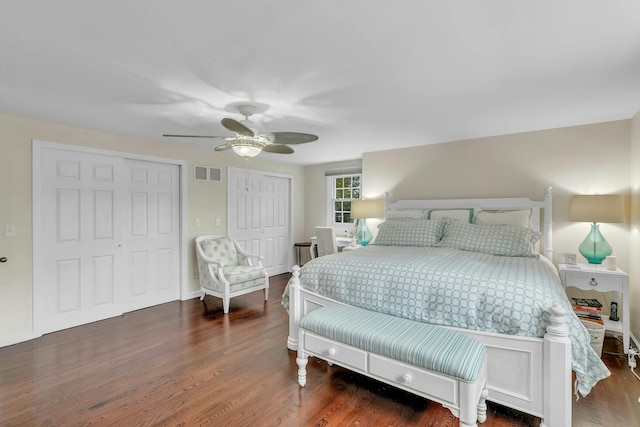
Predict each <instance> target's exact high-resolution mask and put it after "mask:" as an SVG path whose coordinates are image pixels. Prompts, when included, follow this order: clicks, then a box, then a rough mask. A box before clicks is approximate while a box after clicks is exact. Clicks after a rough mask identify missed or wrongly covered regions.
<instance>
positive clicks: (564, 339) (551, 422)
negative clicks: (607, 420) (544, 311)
mask: <svg viewBox="0 0 640 427" xmlns="http://www.w3.org/2000/svg"><path fill="white" fill-rule="evenodd" d="M549 312H550V314H551V324H550V325H549V326H547V333H546V334H545V336H544V355H543V357H544V362H543V363H544V392H543V394H544V402H543V405H544V408H543V415H544V418H543V419H542V422H541V423H540V426H541V427H556V426H557V427H564V426H570V425H571V340H570V339H569V328H568V326H567V324H566V321H565V316H566V314H567V312H566V310H565V309H564V308H562V307H560V306H553V307H551V308H550V309H549Z"/></svg>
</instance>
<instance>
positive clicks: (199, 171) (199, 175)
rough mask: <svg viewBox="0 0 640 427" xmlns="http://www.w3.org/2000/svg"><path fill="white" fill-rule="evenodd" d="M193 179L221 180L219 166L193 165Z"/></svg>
mask: <svg viewBox="0 0 640 427" xmlns="http://www.w3.org/2000/svg"><path fill="white" fill-rule="evenodd" d="M193 179H195V180H196V181H217V182H219V181H221V178H220V169H219V168H208V167H206V166H195V167H194V168H193Z"/></svg>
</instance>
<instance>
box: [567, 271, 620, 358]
mask: <svg viewBox="0 0 640 427" xmlns="http://www.w3.org/2000/svg"><path fill="white" fill-rule="evenodd" d="M558 272H559V273H560V280H561V281H562V286H564V287H565V289H566V288H568V287H569V286H574V287H576V288H578V289H583V290H589V289H590V290H593V291H597V292H609V291H611V292H612V300H613V301H615V302H617V303H618V307H619V308H620V307H621V308H622V312H621V313H620V310H618V317H619V318H620V320H618V321H617V322H614V321H611V320H609V316H607V315H602V320H603V321H604V328H605V330H606V331H612V332H615V333H621V334H622V342H623V344H624V352H625V354H626V353H627V352H628V351H629V337H630V332H629V275H628V274H627V273H625V272H624V271H622V270H620V269H619V268H618V269H617V270H607V269H606V268H604V267H602V266H600V265H594V264H578V265H569V264H558ZM619 294H622V305H621V304H620V301H619V299H618V296H619Z"/></svg>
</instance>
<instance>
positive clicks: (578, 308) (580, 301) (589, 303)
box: [571, 298, 604, 325]
mask: <svg viewBox="0 0 640 427" xmlns="http://www.w3.org/2000/svg"><path fill="white" fill-rule="evenodd" d="M571 299H572V300H573V304H574V305H573V311H575V313H576V316H578V318H579V319H580V320H587V321H589V322H594V323H597V324H599V325H604V321H603V320H602V316H601V315H600V313H601V312H602V304H601V303H600V301H598V300H597V299H595V298H571Z"/></svg>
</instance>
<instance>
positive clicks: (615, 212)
mask: <svg viewBox="0 0 640 427" xmlns="http://www.w3.org/2000/svg"><path fill="white" fill-rule="evenodd" d="M569 220H571V221H577V222H590V223H591V231H590V232H589V234H588V235H587V238H586V239H584V241H583V242H582V243H581V244H580V247H579V248H578V250H579V251H580V253H581V254H582V256H584V257H585V258H586V259H587V261H589V264H602V260H604V259H605V258H606V257H607V256H609V255H611V246H610V245H609V243H607V241H606V240H605V239H604V236H603V235H602V233H600V227H599V224H598V223H600V222H604V223H616V222H624V204H623V200H622V196H620V195H618V194H609V195H605V194H596V195H585V196H572V197H571V203H570V206H569Z"/></svg>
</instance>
